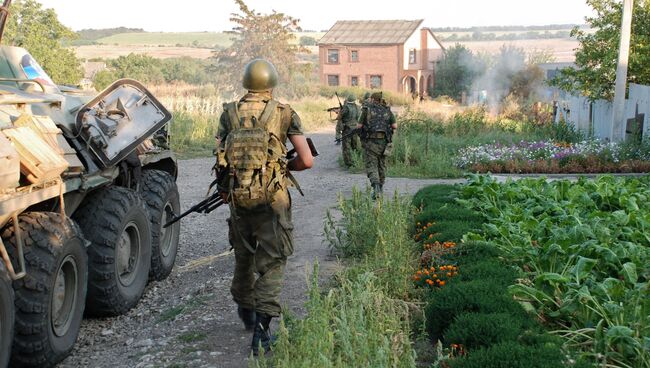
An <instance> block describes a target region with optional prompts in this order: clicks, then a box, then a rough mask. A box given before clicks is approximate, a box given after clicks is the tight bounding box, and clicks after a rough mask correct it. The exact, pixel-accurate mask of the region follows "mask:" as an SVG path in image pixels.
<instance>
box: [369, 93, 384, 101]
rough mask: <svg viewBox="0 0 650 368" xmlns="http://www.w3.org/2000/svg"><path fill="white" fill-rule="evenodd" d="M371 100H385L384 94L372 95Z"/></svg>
mask: <svg viewBox="0 0 650 368" xmlns="http://www.w3.org/2000/svg"><path fill="white" fill-rule="evenodd" d="M370 98H371V99H373V100H375V101H381V99H382V98H383V94H382V93H381V92H375V93H373V94H372V95H370Z"/></svg>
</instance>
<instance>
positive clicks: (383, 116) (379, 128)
mask: <svg viewBox="0 0 650 368" xmlns="http://www.w3.org/2000/svg"><path fill="white" fill-rule="evenodd" d="M357 129H361V139H362V141H363V149H364V161H365V165H366V174H367V175H368V179H370V185H372V197H373V199H375V198H377V197H378V196H381V194H382V192H383V189H384V188H383V186H384V181H385V180H386V147H387V146H388V144H389V143H390V142H391V140H392V136H393V132H394V131H395V129H397V124H396V122H395V116H394V115H393V113H392V112H391V111H390V107H388V106H387V105H385V104H382V93H381V92H375V93H373V94H372V95H371V97H370V103H368V104H366V105H364V106H363V108H362V109H361V116H360V117H359V124H358V125H357Z"/></svg>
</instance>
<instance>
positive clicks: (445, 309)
mask: <svg viewBox="0 0 650 368" xmlns="http://www.w3.org/2000/svg"><path fill="white" fill-rule="evenodd" d="M455 191H456V189H454V188H452V187H450V186H432V187H428V188H425V189H423V190H421V191H420V192H419V193H418V194H417V195H416V196H415V198H414V204H415V205H416V206H417V207H419V208H420V213H419V214H418V215H417V216H416V221H418V222H417V227H416V232H415V235H414V239H415V240H416V241H417V242H418V243H419V245H420V249H419V251H420V252H421V257H420V267H419V269H418V270H417V271H416V272H415V273H414V274H413V275H412V280H413V282H414V284H415V285H416V287H417V288H419V289H420V290H422V291H423V293H424V297H423V298H424V300H425V301H426V305H425V316H426V329H427V332H428V334H429V336H430V338H431V340H432V341H433V342H435V343H436V346H437V348H436V349H435V350H436V354H435V357H434V358H433V359H432V360H434V361H432V362H431V363H433V366H438V367H455V368H461V367H463V368H466V367H512V368H517V367H521V368H524V367H526V368H528V367H539V368H555V367H572V366H573V367H576V366H578V364H576V362H575V361H571V360H570V359H569V358H568V355H567V354H565V352H563V351H562V349H561V341H559V339H557V338H555V337H552V336H550V335H549V334H547V333H546V332H544V330H543V329H542V327H541V326H540V325H539V323H538V322H537V321H536V320H535V319H534V317H533V316H531V315H530V314H528V313H526V311H525V310H524V308H522V306H521V305H520V304H519V303H518V302H517V301H515V300H514V299H513V298H512V297H511V296H510V295H509V294H508V286H509V285H511V284H513V283H514V282H515V280H516V279H517V277H519V276H520V275H519V272H518V271H517V270H516V269H515V268H512V267H510V266H507V265H504V264H503V262H502V261H501V260H500V259H499V257H500V256H501V252H500V251H499V250H497V249H496V248H495V247H494V246H492V245H490V244H488V243H486V242H467V243H460V244H456V242H455V241H457V240H458V239H460V237H461V236H462V234H464V233H467V232H468V231H472V230H475V229H477V228H480V227H481V225H482V223H483V221H484V220H483V217H482V216H481V215H479V214H478V213H477V212H475V211H469V210H467V209H466V208H464V207H463V206H461V205H459V204H458V203H456V202H455V194H454V193H455ZM459 234H460V235H459ZM429 349H431V347H429ZM431 350H433V349H431Z"/></svg>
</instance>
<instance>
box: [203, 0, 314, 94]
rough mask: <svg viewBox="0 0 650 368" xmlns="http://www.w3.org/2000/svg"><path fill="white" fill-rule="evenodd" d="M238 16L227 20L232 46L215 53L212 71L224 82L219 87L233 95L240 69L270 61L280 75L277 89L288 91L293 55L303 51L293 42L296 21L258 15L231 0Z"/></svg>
mask: <svg viewBox="0 0 650 368" xmlns="http://www.w3.org/2000/svg"><path fill="white" fill-rule="evenodd" d="M235 3H237V5H238V6H239V10H240V11H241V14H232V15H231V18H230V20H231V21H232V22H234V23H236V24H237V26H236V27H234V28H233V30H232V31H231V32H230V33H231V34H232V35H233V37H232V41H233V43H232V45H231V46H230V47H227V48H225V49H223V50H217V51H215V56H214V58H215V59H216V61H217V64H216V65H217V70H216V72H217V73H218V74H219V75H220V76H222V78H223V79H224V80H223V81H222V83H221V86H222V87H223V88H224V90H226V91H227V92H234V91H236V90H237V89H239V88H240V87H239V86H240V85H241V77H242V73H243V70H244V66H246V64H248V62H250V61H251V60H253V59H255V58H263V59H266V60H268V61H270V62H272V63H273V64H274V65H275V67H276V68H277V70H278V73H279V74H280V88H281V90H282V91H284V92H288V88H290V85H289V82H290V81H291V79H292V73H293V71H294V70H295V69H296V66H297V61H298V59H297V53H298V52H299V51H306V50H304V49H303V48H302V46H298V45H296V44H295V43H294V42H292V41H294V40H295V35H294V32H299V31H300V30H301V29H300V26H299V25H298V22H299V20H298V19H296V18H293V17H290V16H288V15H286V14H283V13H278V12H276V11H273V12H272V13H271V14H261V13H258V12H255V11H254V10H252V9H249V8H248V6H246V4H245V3H244V1H243V0H235Z"/></svg>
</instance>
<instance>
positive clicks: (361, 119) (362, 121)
mask: <svg viewBox="0 0 650 368" xmlns="http://www.w3.org/2000/svg"><path fill="white" fill-rule="evenodd" d="M367 115H368V108H367V107H363V108H362V109H361V115H359V121H358V122H357V129H361V128H363V124H365V122H366V116H367Z"/></svg>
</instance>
